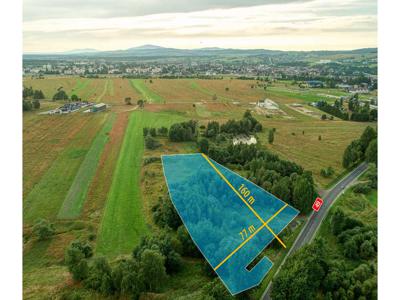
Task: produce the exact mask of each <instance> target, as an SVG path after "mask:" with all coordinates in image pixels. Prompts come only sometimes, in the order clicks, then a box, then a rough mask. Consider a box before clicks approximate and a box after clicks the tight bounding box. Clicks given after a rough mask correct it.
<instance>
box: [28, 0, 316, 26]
mask: <svg viewBox="0 0 400 300" xmlns="http://www.w3.org/2000/svg"><path fill="white" fill-rule="evenodd" d="M307 1H311V0H201V1H199V0H147V1H146V0H118V1H114V0H24V20H26V21H28V20H30V21H31V20H39V19H57V18H71V19H72V18H116V17H127V16H131V17H132V16H145V15H153V14H162V13H179V12H193V11H202V10H209V9H218V8H234V7H249V6H257V5H266V4H285V3H295V2H307Z"/></svg>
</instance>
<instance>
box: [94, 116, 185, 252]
mask: <svg viewBox="0 0 400 300" xmlns="http://www.w3.org/2000/svg"><path fill="white" fill-rule="evenodd" d="M179 121H183V118H182V117H180V116H179V115H177V116H174V115H168V114H155V113H148V112H142V111H138V112H133V113H131V115H130V117H129V123H128V127H127V129H126V133H125V138H124V142H123V144H122V147H121V151H120V154H119V158H118V162H117V166H116V170H115V174H114V176H113V181H112V184H111V188H110V192H109V194H108V197H107V202H106V205H105V211H104V216H103V219H102V221H101V226H100V229H99V233H98V242H97V248H96V252H97V253H99V254H103V255H118V254H127V253H129V252H130V251H131V250H132V249H133V247H134V246H136V245H137V244H138V242H139V240H140V237H141V236H144V235H146V234H148V233H149V228H148V226H147V224H146V221H145V218H144V216H143V210H142V207H143V203H142V197H141V191H140V188H139V183H140V168H141V164H142V157H143V151H144V138H143V127H146V126H148V127H157V128H158V127H161V126H166V127H169V126H170V125H172V124H173V123H176V122H179Z"/></svg>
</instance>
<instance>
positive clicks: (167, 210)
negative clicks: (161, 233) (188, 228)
mask: <svg viewBox="0 0 400 300" xmlns="http://www.w3.org/2000/svg"><path fill="white" fill-rule="evenodd" d="M152 211H153V219H154V223H156V224H157V225H158V226H160V227H170V228H172V229H175V230H176V229H177V228H178V227H179V226H180V225H181V224H182V221H181V219H180V217H179V215H178V213H177V212H176V210H175V207H174V205H173V204H172V202H171V200H170V199H169V197H168V196H166V197H159V198H158V203H157V204H156V205H155V206H154V207H153V208H152Z"/></svg>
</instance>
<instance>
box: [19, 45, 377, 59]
mask: <svg viewBox="0 0 400 300" xmlns="http://www.w3.org/2000/svg"><path fill="white" fill-rule="evenodd" d="M286 53H287V54H296V53H297V54H302V55H304V54H307V53H309V54H314V55H326V54H329V55H332V54H350V53H353V54H364V53H365V54H368V53H377V48H363V49H356V50H337V51H327V50H321V51H281V50H267V49H231V48H218V47H208V48H198V49H176V48H165V47H160V46H157V45H143V46H139V47H133V48H128V49H125V50H112V51H99V50H96V49H76V50H70V51H66V52H59V53H37V54H33V53H27V54H24V58H30V57H32V58H33V57H63V56H67V57H73V56H76V57H104V58H118V57H199V56H265V55H281V54H286Z"/></svg>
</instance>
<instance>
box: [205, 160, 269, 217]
mask: <svg viewBox="0 0 400 300" xmlns="http://www.w3.org/2000/svg"><path fill="white" fill-rule="evenodd" d="M201 155H203V157H204V158H205V159H206V160H207V161H208V163H209V164H210V165H211V167H213V169H214V170H215V171H216V172H217V173H218V175H219V176H220V177H221V178H222V179H223V180H224V181H225V182H226V184H227V185H229V187H230V188H231V189H232V190H233V191H234V192H235V193H236V195H238V196H239V198H240V199H241V200H242V201H243V202H244V204H246V205H247V207H248V208H249V209H250V210H251V211H252V212H253V214H254V215H255V216H256V217H257V218H258V219H259V220H260V221H261V223H265V222H264V220H263V219H262V218H261V217H260V215H259V214H258V213H257V212H256V211H255V210H254V208H252V207H251V205H250V204H249V203H247V201H246V200H245V199H244V198H243V197H242V195H240V193H239V192H238V191H237V190H236V189H235V188H234V187H233V186H232V184H231V183H230V182H229V181H228V179H226V178H225V176H224V175H222V173H221V172H220V171H219V170H218V169H217V167H216V166H214V164H213V163H212V162H211V161H210V159H209V158H208V157H207V156H206V155H205V154H203V153H202V154H201Z"/></svg>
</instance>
